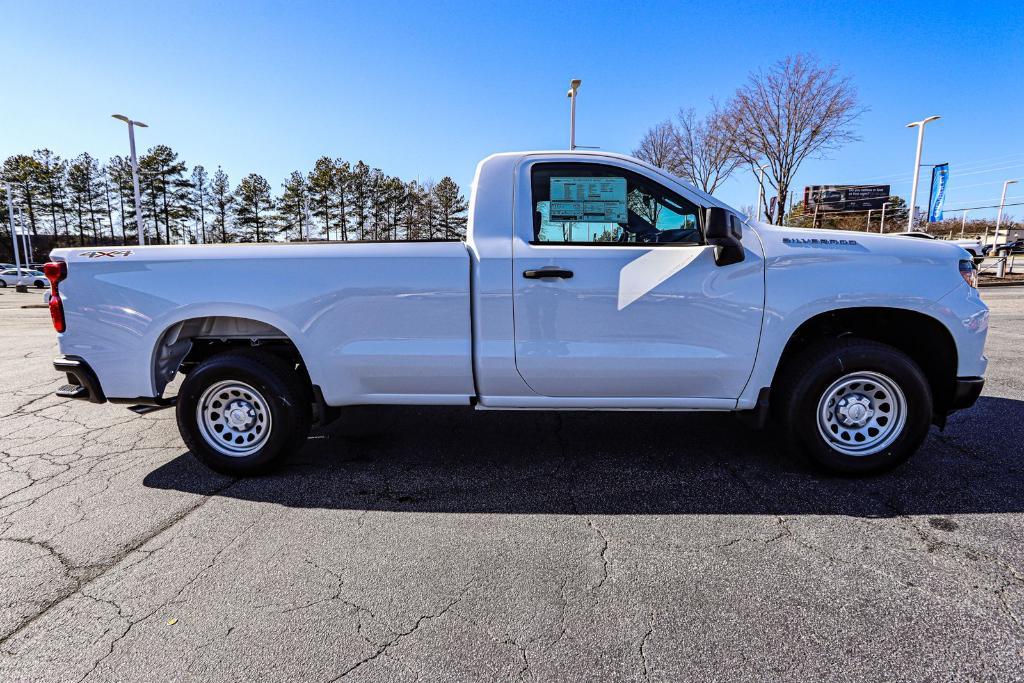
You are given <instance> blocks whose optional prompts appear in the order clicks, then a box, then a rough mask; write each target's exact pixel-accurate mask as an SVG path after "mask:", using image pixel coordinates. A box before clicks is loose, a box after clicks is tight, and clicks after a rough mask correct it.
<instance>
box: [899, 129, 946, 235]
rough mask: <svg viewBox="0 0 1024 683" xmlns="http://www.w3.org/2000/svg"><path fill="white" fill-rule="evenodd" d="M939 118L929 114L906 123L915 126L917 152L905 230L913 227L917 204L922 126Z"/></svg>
mask: <svg viewBox="0 0 1024 683" xmlns="http://www.w3.org/2000/svg"><path fill="white" fill-rule="evenodd" d="M939 118H941V117H939V116H929V117H928V118H926V119H922V120H921V121H913V122H911V123H908V124H907V128H913V127H914V126H917V154H916V155H915V156H914V180H913V183H914V184H913V185H911V186H910V217H909V218H907V230H913V229H914V207H915V206H917V179H918V174H919V173H920V171H921V148H922V147H923V146H924V126H925V124H927V123H929V122H931V121H935V120H937V119H939Z"/></svg>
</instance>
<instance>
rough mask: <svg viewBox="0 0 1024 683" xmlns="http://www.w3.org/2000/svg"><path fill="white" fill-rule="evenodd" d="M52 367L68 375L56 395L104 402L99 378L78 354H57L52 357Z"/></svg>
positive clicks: (104, 398) (105, 399)
mask: <svg viewBox="0 0 1024 683" xmlns="http://www.w3.org/2000/svg"><path fill="white" fill-rule="evenodd" d="M53 369H54V370H56V371H57V372H63V373H65V374H66V375H67V377H68V383H67V384H65V385H64V386H62V387H61V388H60V389H58V390H57V395H58V396H61V397H63V398H77V399H82V400H85V401H90V402H92V403H106V401H107V397H106V396H104V395H103V387H101V386H100V380H99V378H98V377H96V373H95V372H93V369H92V368H91V367H89V364H88V363H86V362H85V361H84V360H83V359H81V358H79V357H78V356H58V357H57V358H54V359H53Z"/></svg>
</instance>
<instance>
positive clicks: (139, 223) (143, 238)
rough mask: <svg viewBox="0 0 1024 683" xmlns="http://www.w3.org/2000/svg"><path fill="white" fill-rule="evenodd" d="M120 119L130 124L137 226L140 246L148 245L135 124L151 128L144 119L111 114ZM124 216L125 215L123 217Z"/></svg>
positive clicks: (129, 132) (129, 138) (129, 135)
mask: <svg viewBox="0 0 1024 683" xmlns="http://www.w3.org/2000/svg"><path fill="white" fill-rule="evenodd" d="M111 116H113V117H114V118H115V119H117V120H118V121H124V122H125V123H127V124H128V145H129V146H130V147H131V152H132V185H133V186H134V188H135V227H136V229H137V230H138V232H139V246H140V247H144V246H146V231H145V229H144V228H143V227H142V193H141V192H139V162H138V160H137V159H136V157H135V126H139V127H140V128H149V126H147V125H146V124H144V123H143V122H142V121H132V120H131V119H130V118H128V117H127V116H125V115H124V114H111ZM122 218H123V217H122Z"/></svg>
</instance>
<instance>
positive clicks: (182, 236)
mask: <svg viewBox="0 0 1024 683" xmlns="http://www.w3.org/2000/svg"><path fill="white" fill-rule="evenodd" d="M139 186H140V195H141V201H140V204H141V209H142V223H143V227H144V230H145V237H146V243H147V244H176V243H178V244H180V243H195V242H200V241H202V242H268V241H276V240H310V239H326V240H335V241H342V242H345V241H360V240H423V239H459V238H462V237H464V236H465V232H466V212H467V208H468V204H467V202H466V199H465V197H464V196H463V195H462V192H461V190H460V188H459V186H458V184H457V183H456V182H455V181H454V180H452V179H451V178H450V177H448V176H445V177H444V178H442V179H441V180H440V181H439V182H437V183H435V182H433V181H432V180H427V181H424V182H419V181H415V180H413V181H403V180H402V179H400V178H397V177H395V176H390V175H387V174H386V173H384V172H383V171H382V170H380V169H379V168H371V167H370V166H369V165H367V164H366V163H364V162H363V161H357V162H355V163H350V162H348V161H345V160H343V159H332V158H330V157H326V156H324V157H321V158H319V159H317V160H316V163H314V164H313V168H312V169H311V170H309V171H308V172H305V173H303V172H301V171H293V172H292V173H291V174H289V175H288V177H287V178H285V180H284V182H283V183H282V184H281V186H280V190H279V191H278V192H275V191H274V188H273V187H272V186H271V184H270V182H269V181H268V180H267V179H266V178H264V177H263V176H261V175H259V174H257V173H250V174H249V175H247V176H245V177H244V178H242V179H241V180H240V181H239V182H238V184H237V185H234V186H233V185H232V183H231V180H230V179H229V177H228V175H227V173H225V172H224V170H223V169H222V168H221V167H219V166H218V167H217V169H216V170H215V171H214V172H213V173H212V174H211V173H209V172H208V171H207V169H206V167H204V166H202V165H197V166H193V167H192V168H191V170H190V169H189V167H188V164H186V163H185V162H184V161H182V160H181V159H179V157H178V153H177V152H175V151H174V150H173V149H171V148H170V147H168V146H167V145H156V146H155V147H152V148H150V149H149V150H147V152H146V153H145V154H144V155H143V156H142V157H141V158H140V159H139ZM6 187H10V188H11V193H12V197H11V199H12V201H13V203H14V206H16V207H18V208H19V209H20V216H21V218H20V224H21V225H23V226H24V229H25V230H26V231H27V232H29V233H30V234H31V235H32V237H33V238H37V237H38V236H39V235H49V236H51V239H50V242H51V244H53V245H65V246H72V245H97V244H118V243H121V244H137V243H138V226H137V225H136V219H135V193H134V188H133V183H132V169H131V161H130V159H129V158H126V157H123V156H114V157H111V158H110V159H108V160H107V161H106V162H101V161H100V160H99V159H97V158H96V157H94V156H92V155H90V154H88V153H84V154H80V155H78V156H77V157H75V158H74V159H62V158H61V157H60V156H58V155H56V154H54V153H53V152H52V151H50V150H48V149H39V150H35V151H34V152H33V153H32V154H15V155H13V156H10V157H8V158H7V159H6V160H5V161H4V163H3V166H2V169H0V209H2V211H0V213H2V217H0V225H2V226H3V227H4V231H5V232H6V233H7V238H6V240H5V242H4V244H5V245H6V249H4V251H7V250H9V249H10V246H11V245H10V225H9V222H10V221H9V218H8V211H7V206H6V201H7V197H6ZM16 220H18V218H17V217H16ZM3 248H4V247H3V246H0V249H3Z"/></svg>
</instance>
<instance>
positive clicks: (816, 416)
mask: <svg viewBox="0 0 1024 683" xmlns="http://www.w3.org/2000/svg"><path fill="white" fill-rule="evenodd" d="M780 389H781V390H782V391H781V393H782V396H781V397H780V398H781V410H780V411H779V413H778V415H779V417H780V419H781V420H782V421H783V429H784V431H785V432H786V435H787V437H788V441H789V442H790V444H791V446H792V447H793V448H794V449H796V450H798V451H800V452H802V453H803V454H805V455H807V456H809V457H810V458H811V460H813V461H814V462H815V463H817V464H818V465H820V466H822V467H824V468H825V469H828V470H830V471H832V472H836V473H840V474H869V473H874V472H880V471H884V470H888V469H891V468H893V467H896V466H897V465H899V464H901V463H903V462H904V461H906V460H907V458H909V457H910V456H911V455H913V454H914V452H915V451H916V450H917V449H918V447H919V446H920V445H921V442H922V441H923V440H924V438H925V436H926V435H927V433H928V429H929V425H930V424H931V417H932V394H931V388H930V387H929V385H928V380H927V378H926V377H925V376H924V373H923V372H921V369H920V368H919V367H918V365H917V364H916V363H915V362H914V361H913V360H912V359H911V358H910V357H909V356H907V355H906V354H905V353H903V352H902V351H900V350H898V349H895V348H893V347H891V346H888V345H886V344H880V343H878V342H873V341H867V340H861V339H846V340H833V341H831V342H829V343H827V344H822V345H820V346H817V347H814V348H812V349H809V350H808V351H806V352H804V353H803V354H801V355H800V356H798V357H796V358H794V359H792V360H791V361H790V362H789V363H788V364H787V367H786V368H785V369H784V372H783V378H782V383H781V387H780Z"/></svg>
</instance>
